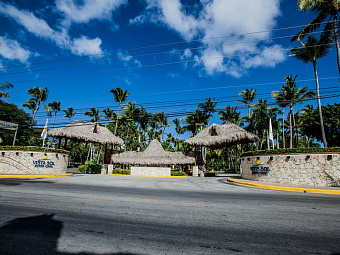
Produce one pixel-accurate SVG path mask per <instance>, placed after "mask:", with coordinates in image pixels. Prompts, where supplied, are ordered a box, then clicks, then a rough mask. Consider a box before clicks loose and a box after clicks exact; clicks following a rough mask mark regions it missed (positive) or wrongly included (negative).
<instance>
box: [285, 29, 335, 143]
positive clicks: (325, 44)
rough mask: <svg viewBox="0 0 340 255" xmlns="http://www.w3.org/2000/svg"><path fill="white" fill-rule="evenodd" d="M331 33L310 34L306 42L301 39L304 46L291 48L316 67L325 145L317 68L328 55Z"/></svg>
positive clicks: (299, 58) (298, 56)
mask: <svg viewBox="0 0 340 255" xmlns="http://www.w3.org/2000/svg"><path fill="white" fill-rule="evenodd" d="M330 41H331V39H330V35H329V33H328V32H324V33H323V35H322V36H321V37H320V39H317V38H316V37H314V36H308V37H307V39H306V43H304V42H302V41H301V44H302V46H303V47H302V48H301V47H300V48H299V47H295V48H294V49H292V50H291V53H292V55H291V56H293V57H295V58H297V59H298V60H301V61H302V62H304V63H308V62H311V63H312V64H313V68H314V75H315V85H316V96H317V101H318V108H319V115H320V126H321V134H322V142H323V145H324V147H327V141H326V134H325V128H324V124H323V118H322V108H321V100H320V89H319V78H318V72H317V69H316V64H317V59H318V58H321V57H324V56H326V55H327V53H328V51H329V49H330V45H329V44H330Z"/></svg>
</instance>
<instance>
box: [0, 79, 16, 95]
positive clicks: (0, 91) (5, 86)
mask: <svg viewBox="0 0 340 255" xmlns="http://www.w3.org/2000/svg"><path fill="white" fill-rule="evenodd" d="M9 88H13V85H12V84H11V83H9V82H5V83H3V84H1V85H0V98H1V97H4V98H9V94H8V93H7V92H3V91H2V90H4V89H9Z"/></svg>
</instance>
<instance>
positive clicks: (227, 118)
mask: <svg viewBox="0 0 340 255" xmlns="http://www.w3.org/2000/svg"><path fill="white" fill-rule="evenodd" d="M222 109H223V110H221V111H219V112H218V114H219V115H220V117H217V119H219V120H222V122H223V124H225V123H234V124H236V125H238V124H240V114H241V113H240V112H237V107H232V106H223V107H222Z"/></svg>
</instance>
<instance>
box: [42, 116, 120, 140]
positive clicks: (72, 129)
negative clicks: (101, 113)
mask: <svg viewBox="0 0 340 255" xmlns="http://www.w3.org/2000/svg"><path fill="white" fill-rule="evenodd" d="M47 135H48V136H51V137H57V138H69V139H72V140H78V141H84V142H93V143H101V144H118V145H123V144H124V141H123V140H122V139H121V138H119V137H116V136H115V135H114V134H112V132H111V131H110V130H108V129H107V128H106V127H102V126H100V125H99V124H98V123H95V122H85V121H78V120H76V121H74V122H72V123H71V124H68V125H67V126H66V127H61V128H54V129H51V130H49V131H48V132H47Z"/></svg>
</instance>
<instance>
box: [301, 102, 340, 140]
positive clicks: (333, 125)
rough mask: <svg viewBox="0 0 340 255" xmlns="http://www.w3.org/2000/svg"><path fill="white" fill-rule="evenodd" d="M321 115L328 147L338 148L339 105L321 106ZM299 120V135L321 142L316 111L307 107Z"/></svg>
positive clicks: (339, 134) (339, 133)
mask: <svg viewBox="0 0 340 255" xmlns="http://www.w3.org/2000/svg"><path fill="white" fill-rule="evenodd" d="M322 114H323V119H324V125H325V133H326V138H327V142H328V146H329V147H336V146H340V104H337V103H334V104H333V105H330V104H327V106H322ZM301 118H302V124H301V127H300V129H301V134H302V135H306V136H308V137H310V138H315V139H317V140H318V141H322V136H321V130H320V119H319V111H318V109H314V108H313V106H310V105H307V106H306V107H305V110H304V113H303V114H302V116H301Z"/></svg>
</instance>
